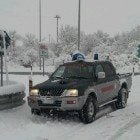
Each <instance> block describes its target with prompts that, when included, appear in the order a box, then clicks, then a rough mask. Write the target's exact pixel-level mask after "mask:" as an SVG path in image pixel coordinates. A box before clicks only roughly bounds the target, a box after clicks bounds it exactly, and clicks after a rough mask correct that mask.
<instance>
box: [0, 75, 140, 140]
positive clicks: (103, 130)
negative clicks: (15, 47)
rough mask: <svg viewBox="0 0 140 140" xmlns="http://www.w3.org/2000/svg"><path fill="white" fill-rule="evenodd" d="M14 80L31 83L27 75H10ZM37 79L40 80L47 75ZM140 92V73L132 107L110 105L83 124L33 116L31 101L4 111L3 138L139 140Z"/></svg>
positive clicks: (0, 121)
mask: <svg viewBox="0 0 140 140" xmlns="http://www.w3.org/2000/svg"><path fill="white" fill-rule="evenodd" d="M10 79H11V80H14V79H17V80H19V81H20V82H24V84H25V85H26V87H27V85H28V78H27V76H18V75H17V76H14V75H10ZM34 79H37V80H36V81H37V82H40V81H42V80H45V79H47V77H46V78H41V79H40V78H39V77H34ZM39 79H40V80H39ZM139 91H140V76H137V77H134V78H133V86H132V92H131V93H130V98H129V101H128V106H127V107H126V108H125V109H122V110H117V111H114V112H112V108H111V107H110V106H109V107H107V108H106V109H104V110H102V111H101V112H100V113H99V114H98V119H97V120H96V121H95V122H93V123H91V124H88V125H85V124H83V123H81V122H80V121H79V120H78V118H77V117H68V118H66V119H59V118H54V119H53V118H46V117H38V116H33V115H31V113H30V108H29V107H28V105H27V103H26V104H24V105H23V106H21V107H18V108H14V109H12V110H5V111H0V140H94V139H98V140H116V139H119V140H126V139H127V140H132V139H134V140H139V139H140V93H139ZM26 92H28V88H27V90H26ZM107 112H111V113H109V114H107ZM102 115H104V116H102ZM100 116H102V117H100Z"/></svg>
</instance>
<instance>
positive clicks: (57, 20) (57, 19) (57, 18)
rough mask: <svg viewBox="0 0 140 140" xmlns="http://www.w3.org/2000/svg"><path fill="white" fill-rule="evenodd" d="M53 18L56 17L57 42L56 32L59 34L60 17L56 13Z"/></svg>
mask: <svg viewBox="0 0 140 140" xmlns="http://www.w3.org/2000/svg"><path fill="white" fill-rule="evenodd" d="M54 18H56V22H57V26H56V36H57V43H58V34H59V30H58V28H59V19H60V18H61V17H60V16H59V15H56V16H55V17H54Z"/></svg>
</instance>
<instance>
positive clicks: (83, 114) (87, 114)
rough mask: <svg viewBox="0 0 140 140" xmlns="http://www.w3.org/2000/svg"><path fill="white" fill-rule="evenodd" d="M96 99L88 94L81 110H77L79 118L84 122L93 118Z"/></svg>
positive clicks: (89, 121) (91, 120)
mask: <svg viewBox="0 0 140 140" xmlns="http://www.w3.org/2000/svg"><path fill="white" fill-rule="evenodd" d="M96 106H97V101H96V100H95V99H94V98H93V97H92V96H89V97H88V99H87V101H86V103H85V105H84V106H83V108H82V110H80V111H79V118H80V119H81V121H83V122H84V123H91V122H93V121H94V119H95V115H96V112H97V111H96Z"/></svg>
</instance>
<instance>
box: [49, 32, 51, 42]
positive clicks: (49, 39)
mask: <svg viewBox="0 0 140 140" xmlns="http://www.w3.org/2000/svg"><path fill="white" fill-rule="evenodd" d="M50 43H51V34H49V44H50Z"/></svg>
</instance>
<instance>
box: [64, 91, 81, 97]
mask: <svg viewBox="0 0 140 140" xmlns="http://www.w3.org/2000/svg"><path fill="white" fill-rule="evenodd" d="M62 96H63V97H65V96H66V97H76V96H78V90H77V89H68V90H65V91H64V92H63V94H62Z"/></svg>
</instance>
